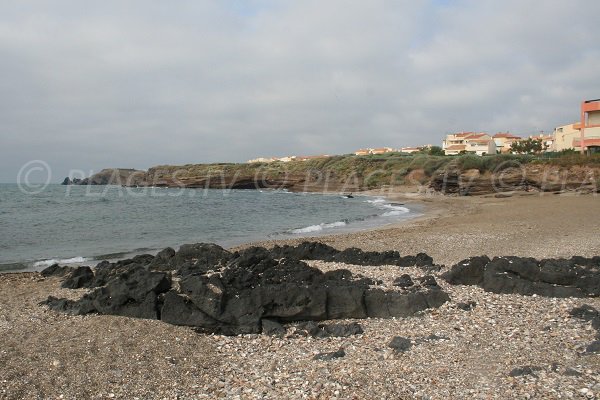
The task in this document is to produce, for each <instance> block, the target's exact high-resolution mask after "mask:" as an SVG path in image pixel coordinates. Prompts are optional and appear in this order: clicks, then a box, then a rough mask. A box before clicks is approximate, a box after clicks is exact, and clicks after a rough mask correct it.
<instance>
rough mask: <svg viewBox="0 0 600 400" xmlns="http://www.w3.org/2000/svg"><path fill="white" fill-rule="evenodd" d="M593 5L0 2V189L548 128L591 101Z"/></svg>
mask: <svg viewBox="0 0 600 400" xmlns="http://www.w3.org/2000/svg"><path fill="white" fill-rule="evenodd" d="M599 16H600V1H597V0H588V1H577V0H565V1H552V0H545V1H524V0H502V1H495V0H494V1H491V0H490V1H482V0H473V1H451V0H445V1H443V0H430V1H418V0H412V1H400V0H390V1H376V0H368V1H367V0H364V1H353V0H339V1H338V0H335V1H329V0H314V1H313V0H306V1H304V0H298V1H258V0H257V1H241V0H239V1H235V0H229V1H228V0H219V1H216V0H215V1H191V0H190V1H177V0H173V1H160V2H159V1H146V0H144V1H125V0H114V1H113V0H103V1H97V2H89V1H81V0H73V1H50V0H44V1H28V0H14V1H9V0H4V1H2V2H0V182H15V181H16V176H17V173H18V171H19V169H20V168H21V166H22V165H24V164H25V163H26V162H28V161H30V160H36V159H39V160H44V161H45V162H47V163H48V164H49V165H50V167H51V168H52V173H53V176H52V179H53V180H54V181H60V180H62V178H63V177H64V176H66V175H67V174H68V173H69V170H70V169H82V170H85V171H90V170H94V171H98V170H99V169H101V168H104V167H131V168H140V169H146V168H148V167H150V166H153V165H157V164H167V163H168V164H184V163H204V162H216V161H246V160H248V159H250V158H255V157H259V156H274V155H279V156H284V155H294V154H295V155H310V154H322V153H329V154H343V153H349V152H352V151H354V150H355V149H358V148H361V147H377V146H390V147H402V146H411V145H420V144H426V143H433V144H437V145H440V144H441V140H442V137H443V136H444V135H445V134H446V133H448V132H452V131H462V130H469V131H470V130H474V131H488V132H492V133H495V132H498V131H507V130H508V131H510V132H512V133H514V134H520V135H529V134H533V133H535V132H538V131H540V130H544V131H549V130H552V129H553V128H554V127H555V126H557V125H562V124H566V123H570V122H573V121H575V120H577V118H578V117H579V114H578V113H579V103H580V101H581V100H583V99H586V98H599V97H600V42H599V38H600V23H598V17H599Z"/></svg>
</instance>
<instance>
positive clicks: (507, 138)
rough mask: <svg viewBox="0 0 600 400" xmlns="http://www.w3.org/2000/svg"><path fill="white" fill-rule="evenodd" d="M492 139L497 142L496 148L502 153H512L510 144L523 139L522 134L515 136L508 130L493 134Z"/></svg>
mask: <svg viewBox="0 0 600 400" xmlns="http://www.w3.org/2000/svg"><path fill="white" fill-rule="evenodd" d="M492 139H493V140H494V143H495V144H496V150H497V151H499V152H500V153H502V154H505V153H510V146H511V145H512V144H513V143H515V142H518V141H520V140H522V138H521V137H520V136H515V135H513V134H511V133H508V132H504V133H503V132H500V133H496V134H495V135H494V136H492Z"/></svg>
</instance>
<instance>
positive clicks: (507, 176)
mask: <svg viewBox="0 0 600 400" xmlns="http://www.w3.org/2000/svg"><path fill="white" fill-rule="evenodd" d="M430 187H431V188H432V189H433V190H435V191H437V192H440V193H443V194H455V195H462V196H474V195H484V194H490V193H505V192H513V191H537V192H563V191H578V192H583V193H598V192H600V168H594V167H587V166H572V167H569V168H562V167H558V166H551V165H521V166H519V167H516V166H515V167H509V168H506V169H503V170H500V171H495V172H493V173H484V174H482V173H480V172H479V170H476V169H470V170H466V171H461V170H459V169H456V168H446V169H443V170H438V171H436V172H435V174H434V175H433V176H432V178H431V182H430Z"/></svg>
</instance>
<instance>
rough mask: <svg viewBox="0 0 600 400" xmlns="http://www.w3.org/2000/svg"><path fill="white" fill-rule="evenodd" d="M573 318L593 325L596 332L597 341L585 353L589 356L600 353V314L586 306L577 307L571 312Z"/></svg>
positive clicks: (588, 346)
mask: <svg viewBox="0 0 600 400" xmlns="http://www.w3.org/2000/svg"><path fill="white" fill-rule="evenodd" d="M570 314H571V316H572V317H575V318H579V319H582V320H584V321H586V322H590V323H591V324H592V328H594V329H595V330H596V340H594V341H593V342H592V343H590V344H589V345H587V346H586V348H585V352H586V353H588V354H599V353H600V312H598V310H596V309H595V308H594V307H592V306H590V305H588V304H584V305H582V306H581V307H575V308H574V309H572V310H571V312H570Z"/></svg>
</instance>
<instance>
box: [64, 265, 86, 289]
mask: <svg viewBox="0 0 600 400" xmlns="http://www.w3.org/2000/svg"><path fill="white" fill-rule="evenodd" d="M93 280H94V273H93V272H92V269H91V268H90V267H77V268H75V269H74V270H72V271H71V272H70V273H69V274H68V275H67V277H66V279H65V280H64V281H63V283H62V285H61V287H63V288H65V289H80V288H84V287H89V286H90V284H91V283H92V281H93Z"/></svg>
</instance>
